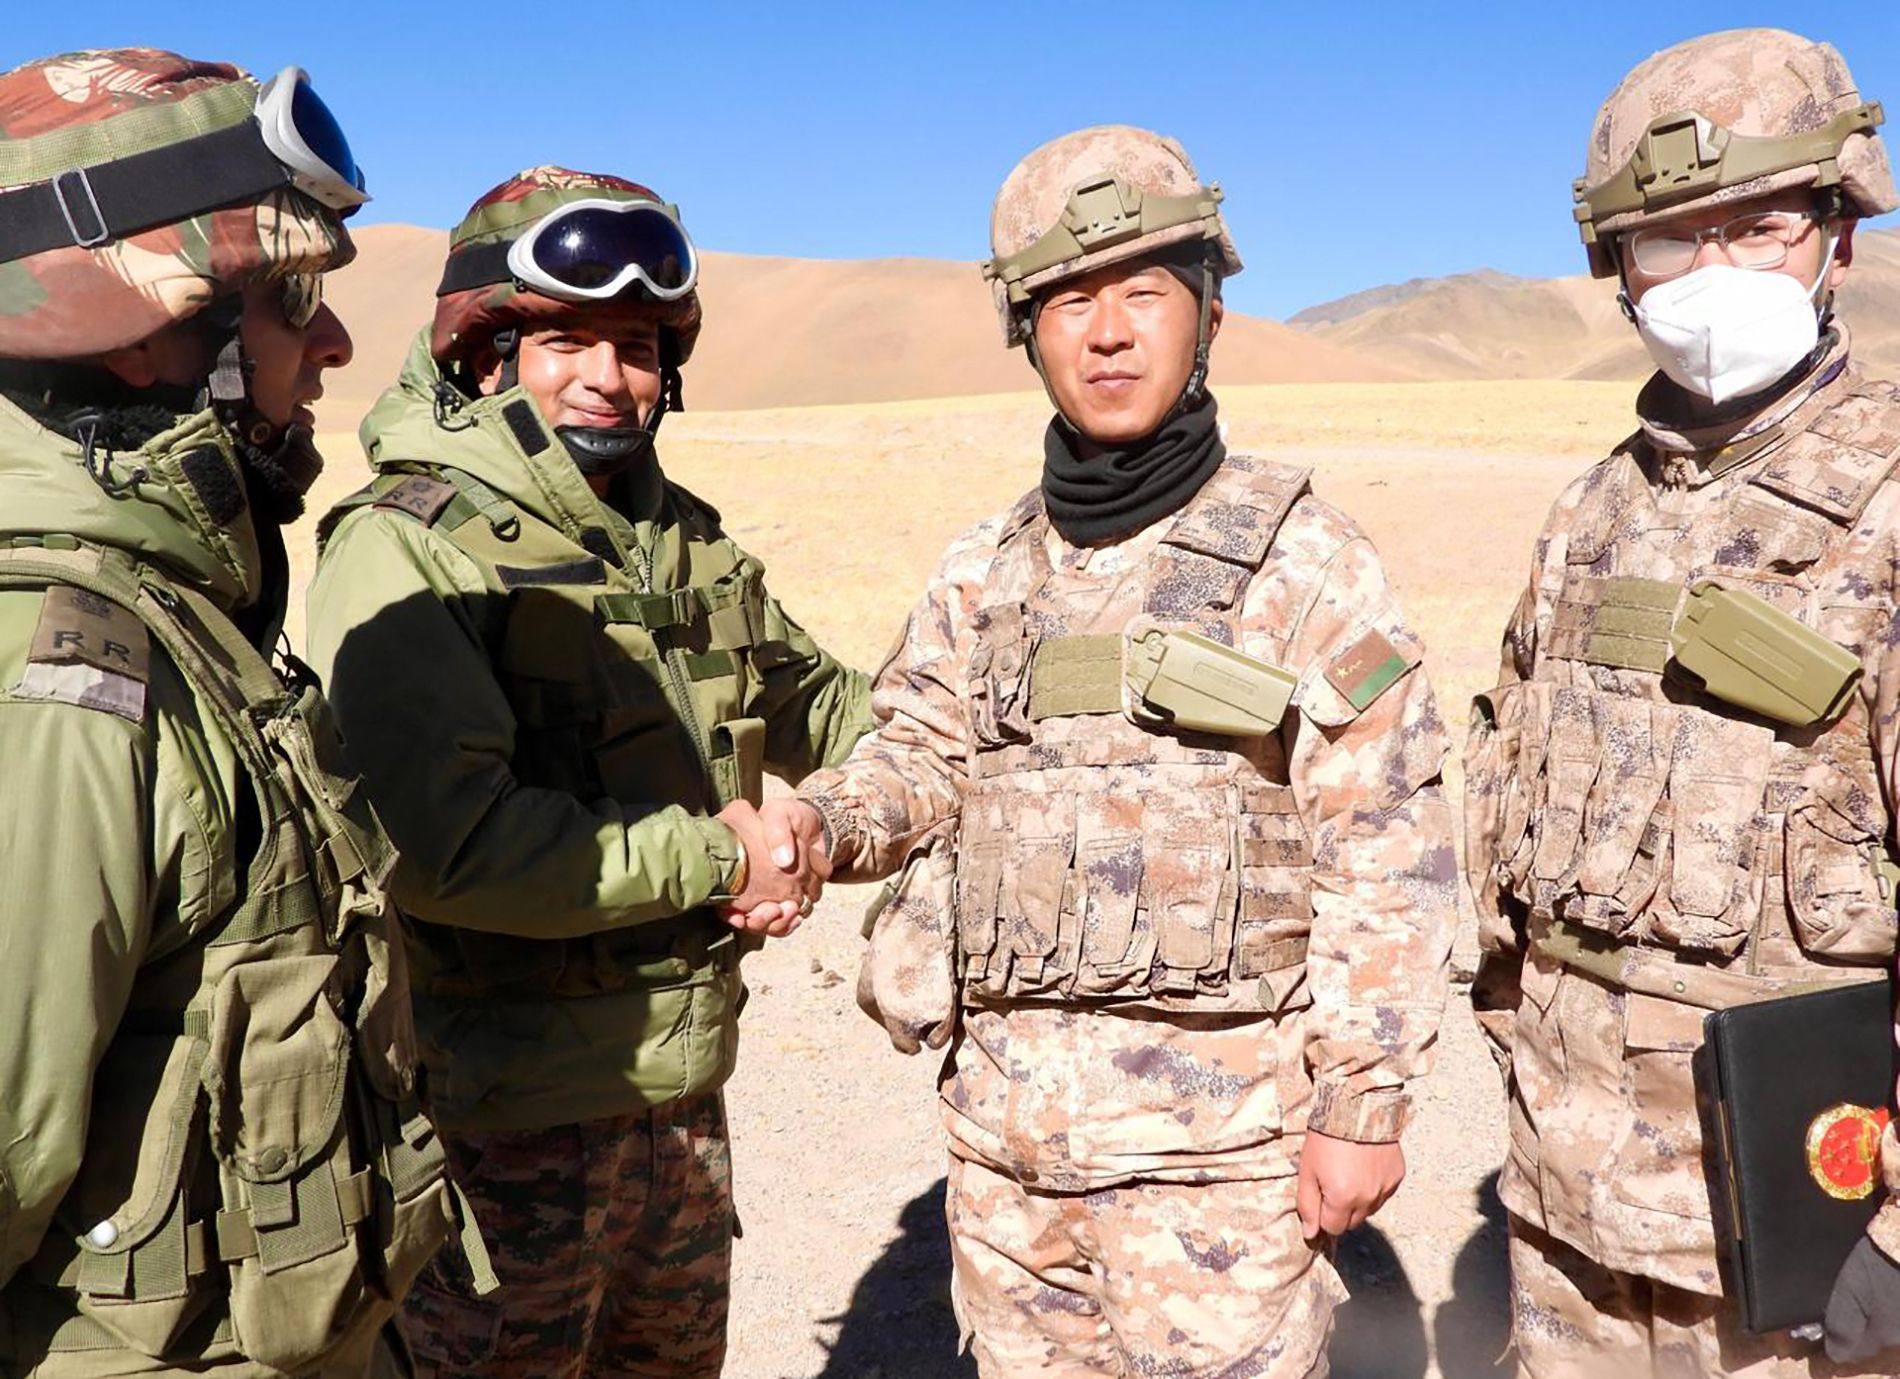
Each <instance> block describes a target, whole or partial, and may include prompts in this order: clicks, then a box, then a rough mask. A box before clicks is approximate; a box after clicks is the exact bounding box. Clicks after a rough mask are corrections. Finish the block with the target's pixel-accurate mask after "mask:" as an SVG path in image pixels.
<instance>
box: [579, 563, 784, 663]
mask: <svg viewBox="0 0 1900 1379" xmlns="http://www.w3.org/2000/svg"><path fill="white" fill-rule="evenodd" d="M594 610H595V612H596V613H597V614H598V615H599V616H600V619H601V621H602V622H604V623H608V624H610V625H611V624H614V623H630V624H632V625H633V626H635V627H642V628H645V629H646V630H647V631H648V632H664V631H666V630H667V629H669V628H674V627H686V626H689V625H691V624H693V623H697V622H700V621H701V620H702V619H703V620H704V622H705V624H706V633H707V638H708V641H709V644H710V645H711V646H713V647H718V648H725V649H732V648H735V647H744V646H752V645H754V644H756V643H758V642H759V641H761V640H763V639H764V636H765V626H764V608H763V602H762V600H761V598H760V597H759V596H758V586H757V581H755V580H750V579H745V580H733V581H730V582H729V583H726V584H722V585H695V586H691V587H689V588H685V589H669V590H662V591H661V592H659V593H654V594H626V593H622V594H599V595H596V596H595V598H594Z"/></svg>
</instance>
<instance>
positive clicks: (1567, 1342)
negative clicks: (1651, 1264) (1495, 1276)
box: [1511, 1216, 1900, 1379]
mask: <svg viewBox="0 0 1900 1379" xmlns="http://www.w3.org/2000/svg"><path fill="white" fill-rule="evenodd" d="M1511 1322H1512V1333H1513V1336H1514V1339H1515V1342H1516V1347H1517V1364H1518V1370H1517V1372H1518V1374H1519V1375H1520V1376H1522V1379H1720V1377H1721V1376H1729V1375H1732V1376H1735V1379H1834V1376H1841V1377H1842V1379H1845V1377H1846V1376H1850V1375H1856V1376H1872V1375H1884V1376H1889V1377H1890V1376H1893V1375H1896V1374H1900V1353H1893V1352H1889V1353H1888V1354H1886V1355H1884V1356H1882V1357H1879V1358H1876V1359H1873V1360H1869V1361H1867V1362H1866V1365H1867V1367H1866V1368H1862V1367H1860V1366H1858V1365H1854V1366H1841V1365H1835V1364H1832V1363H1831V1362H1830V1361H1829V1360H1828V1359H1827V1356H1826V1355H1825V1354H1823V1352H1822V1350H1821V1345H1820V1342H1818V1341H1815V1342H1806V1341H1797V1340H1795V1339H1794V1338H1793V1337H1792V1336H1790V1335H1789V1334H1788V1333H1787V1332H1785V1331H1782V1332H1777V1333H1774V1334H1772V1335H1766V1336H1757V1335H1754V1334H1752V1333H1750V1332H1748V1331H1745V1330H1744V1329H1743V1328H1742V1321H1741V1315H1740V1313H1739V1311H1738V1310H1737V1309H1736V1308H1735V1306H1734V1305H1733V1304H1731V1303H1730V1302H1728V1301H1727V1300H1726V1299H1724V1298H1715V1297H1710V1296H1708V1295H1707V1294H1705V1293H1692V1292H1689V1291H1688V1290H1687V1289H1683V1288H1676V1287H1672V1286H1671V1285H1669V1284H1666V1283H1658V1282H1656V1281H1655V1280H1653V1279H1647V1278H1644V1277H1642V1276H1641V1275H1639V1274H1625V1273H1620V1272H1618V1271H1616V1270H1614V1269H1606V1268H1604V1267H1603V1266H1602V1265H1600V1264H1598V1263H1596V1262H1595V1261H1594V1260H1592V1259H1590V1258H1589V1257H1588V1256H1586V1255H1584V1254H1582V1253H1581V1252H1579V1251H1577V1250H1575V1249H1572V1248H1571V1247H1570V1246H1568V1245H1566V1244H1564V1243H1563V1242H1562V1241H1561V1240H1557V1239H1555V1238H1553V1237H1552V1236H1550V1235H1548V1234H1547V1233H1545V1232H1544V1231H1541V1230H1539V1229H1538V1228H1537V1227H1535V1226H1533V1225H1531V1224H1530V1222H1528V1221H1525V1220H1523V1219H1521V1218H1519V1217H1516V1216H1513V1217H1512V1218H1511Z"/></svg>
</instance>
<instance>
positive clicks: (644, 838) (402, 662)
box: [310, 510, 738, 938]
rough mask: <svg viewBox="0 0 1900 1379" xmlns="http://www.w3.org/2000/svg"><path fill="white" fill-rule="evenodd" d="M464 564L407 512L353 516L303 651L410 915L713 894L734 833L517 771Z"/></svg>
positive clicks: (661, 901) (567, 929) (519, 928)
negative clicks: (359, 779) (380, 827)
mask: <svg viewBox="0 0 1900 1379" xmlns="http://www.w3.org/2000/svg"><path fill="white" fill-rule="evenodd" d="M482 598H483V589H482V585H481V580H480V576H479V574H478V572H477V571H476V570H475V568H474V567H473V565H472V564H471V563H470V562H469V561H468V560H467V559H466V557H464V556H462V555H461V554H460V553H459V552H457V551H456V550H455V549H454V548H453V547H452V546H450V545H449V544H448V543H447V542H446V541H444V540H443V539H442V538H441V537H440V536H438V535H436V534H435V533H434V532H432V531H431V530H429V529H428V528H426V527H424V526H422V525H421V524H419V523H416V522H412V521H410V520H409V519H408V518H406V517H401V516H397V515H394V514H389V513H381V512H376V511H374V510H369V511H364V512H360V513H356V514H353V515H352V516H351V517H350V518H349V519H348V520H346V521H345V522H344V524H343V525H342V526H340V527H339V528H338V530H337V532H336V535H335V536H334V537H333V538H332V539H331V541H330V544H329V547H328V549H327V550H326V552H325V554H324V558H323V560H322V562H321V563H320V564H319V566H318V569H317V574H316V578H315V580H314V581H313V582H312V584H311V588H310V655H311V663H312V665H313V666H315V668H316V669H317V671H318V673H319V674H320V675H321V676H322V677H323V679H324V683H325V685H326V686H327V687H328V690H329V695H330V700H331V703H332V704H333V705H334V707H335V710H336V717H337V722H338V724H339V726H340V727H341V728H342V731H343V737H344V740H345V741H346V742H347V743H348V745H349V750H350V755H351V760H352V763H353V764H354V765H355V767H356V768H357V770H359V771H361V772H362V774H363V779H364V781H365V783H366V784H367V785H368V787H369V791H370V798H371V800H372V801H373V802H374V803H375V805H376V810H377V813H379V814H380V815H381V816H382V819H383V824H384V826H385V827H386V828H387V829H388V830H389V836H390V838H391V839H392V840H393V841H394V842H395V844H396V847H397V848H398V849H399V850H400V852H401V853H402V861H401V862H400V864H399V865H398V867H397V870H396V876H395V880H394V883H393V886H392V889H393V891H394V894H395V896H396V898H397V900H398V901H399V902H400V903H401V904H402V906H403V908H404V909H405V910H407V911H408V912H409V913H410V914H412V915H415V916H417V917H419V918H422V919H426V920H430V921H432V922H434V923H438V924H448V925H454V926H458V927H461V928H468V929H482V930H487V931H490V932H494V933H508V934H515V935H519V936H521V937H527V938H564V937H573V936H576V935H581V934H588V933H594V932H598V931H601V930H606V929H611V928H615V927H619V926H624V925H630V924H639V923H643V922H646V921H649V920H655V919H663V918H667V917H670V916H672V915H677V914H681V913H683V912H685V911H687V910H690V909H692V908H693V907H694V906H696V905H700V904H704V903H705V902H706V901H707V900H708V899H710V898H712V897H713V896H715V895H716V894H719V893H720V892H721V891H723V889H724V888H725V887H726V885H727V884H728V882H729V881H730V880H731V879H732V878H733V875H734V873H735V871H736V870H737V866H738V840H737V839H736V838H735V837H734V836H733V833H732V831H731V830H730V829H728V828H727V827H726V826H725V825H724V824H722V823H720V822H719V821H717V820H716V819H707V818H699V817H695V816H694V815H691V814H689V813H688V812H687V811H686V810H684V809H682V808H680V807H679V806H677V805H668V806H666V807H663V808H655V809H649V810H636V809H635V808H634V807H632V806H629V805H623V804H619V803H616V802H614V801H612V800H582V799H579V798H577V797H575V796H574V795H571V794H568V793H566V792H563V791H559V790H547V789H540V788H536V787H531V786H527V785H523V784H522V783H521V782H520V781H518V780H516V779H515V777H514V774H513V772H512V770H511V769H510V765H509V763H510V762H511V761H512V760H513V757H514V740H515V718H514V713H513V711H512V710H511V709H510V708H509V705H508V700H507V698H506V696H505V695H504V693H503V692H502V688H501V685H500V683H499V682H498V681H497V680H496V678H495V675H494V672H493V670H492V668H491V666H490V663H489V659H488V652H487V648H486V646H485V644H484V642H483V640H482V635H481V632H482V629H481V626H480V617H481V614H480V612H479V610H480V608H481V607H482Z"/></svg>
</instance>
